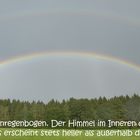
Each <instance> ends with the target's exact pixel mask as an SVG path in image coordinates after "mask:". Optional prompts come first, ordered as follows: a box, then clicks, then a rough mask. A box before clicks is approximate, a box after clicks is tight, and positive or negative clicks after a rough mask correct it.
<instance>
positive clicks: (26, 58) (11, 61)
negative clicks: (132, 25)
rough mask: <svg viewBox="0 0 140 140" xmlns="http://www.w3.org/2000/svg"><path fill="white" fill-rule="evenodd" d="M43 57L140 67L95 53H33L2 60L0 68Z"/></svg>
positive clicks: (139, 68)
mask: <svg viewBox="0 0 140 140" xmlns="http://www.w3.org/2000/svg"><path fill="white" fill-rule="evenodd" d="M43 57H45V58H46V57H52V58H56V57H71V58H73V57H79V58H80V57H81V58H85V59H87V58H91V59H97V60H101V61H109V62H112V63H117V64H121V65H124V66H127V67H130V68H133V69H135V70H137V71H140V66H139V65H137V64H134V63H132V62H129V61H127V60H123V59H120V58H116V57H113V56H109V55H104V54H98V53H95V52H71V51H68V52H63V51H62V52H55V51H54V52H33V53H31V54H26V55H20V56H16V57H12V58H10V59H7V60H4V61H1V62H0V67H5V66H7V65H16V64H17V63H18V62H19V63H22V62H25V61H32V60H34V59H39V58H43Z"/></svg>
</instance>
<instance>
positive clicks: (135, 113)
mask: <svg viewBox="0 0 140 140" xmlns="http://www.w3.org/2000/svg"><path fill="white" fill-rule="evenodd" d="M52 119H56V120H63V121H67V120H70V119H71V120H72V119H75V120H81V121H82V120H109V119H111V120H135V121H139V120H140V96H139V95H136V94H134V95H133V96H128V95H126V96H119V97H113V98H110V99H108V98H106V97H99V98H98V99H97V98H94V99H75V98H70V99H68V100H63V101H61V102H60V101H57V100H54V99H52V100H51V101H49V102H48V103H43V102H41V101H37V102H35V101H33V102H28V101H19V100H10V99H1V100H0V120H4V121H6V120H8V121H9V120H29V121H30V120H46V121H50V120H52Z"/></svg>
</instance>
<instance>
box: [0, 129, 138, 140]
mask: <svg viewBox="0 0 140 140" xmlns="http://www.w3.org/2000/svg"><path fill="white" fill-rule="evenodd" d="M5 130H11V129H0V131H1V132H2V131H5ZM38 131H40V130H38ZM134 131H135V130H134ZM1 134H2V133H1ZM0 139H2V140H46V139H48V140H71V139H73V140H93V139H94V140H138V139H139V137H136V136H131V137H129V136H125V137H124V136H105V137H104V136H102V137H99V136H84V135H81V136H21V137H19V136H17V137H16V136H3V135H1V136H0Z"/></svg>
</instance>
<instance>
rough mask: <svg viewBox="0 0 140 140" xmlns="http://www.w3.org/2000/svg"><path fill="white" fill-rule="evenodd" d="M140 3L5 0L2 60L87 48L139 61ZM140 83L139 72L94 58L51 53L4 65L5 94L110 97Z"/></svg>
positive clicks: (0, 75)
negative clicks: (61, 55)
mask: <svg viewBox="0 0 140 140" xmlns="http://www.w3.org/2000/svg"><path fill="white" fill-rule="evenodd" d="M139 5H140V1H139V0H133V1H132V0H123V1H122V0H114V1H112V0H106V1H104V0H59V1H58V0H24V1H19V0H12V1H9V0H1V1H0V60H1V61H2V60H6V59H9V58H10V57H13V56H17V55H23V54H30V53H32V52H41V51H42V52H44V51H46V52H47V51H76V52H79V51H83V52H97V53H99V54H106V55H112V56H114V57H119V58H121V59H124V60H128V61H131V62H133V63H136V64H140V56H139V52H140V39H139V37H140V9H139ZM139 83H140V72H138V71H136V70H134V69H131V68H128V67H127V66H122V65H120V64H116V63H110V62H105V61H102V62H101V61H97V60H95V59H93V60H92V61H91V60H89V59H85V58H77V57H76V58H71V59H70V58H66V57H62V58H59V57H51V58H50V59H47V58H46V59H41V61H40V60H39V61H35V60H34V61H33V62H30V63H27V62H25V63H22V64H19V63H18V64H14V65H12V66H9V67H0V85H1V87H0V93H1V95H0V97H1V98H17V99H18V98H20V99H25V100H26V99H27V100H33V99H35V100H38V99H40V100H44V101H47V100H49V99H51V98H56V99H60V100H61V99H63V98H69V97H77V98H79V97H88V98H90V97H98V96H108V97H110V96H114V95H120V94H132V93H134V92H137V93H140V87H139ZM23 95H24V96H23Z"/></svg>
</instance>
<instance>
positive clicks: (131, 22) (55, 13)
mask: <svg viewBox="0 0 140 140" xmlns="http://www.w3.org/2000/svg"><path fill="white" fill-rule="evenodd" d="M39 16H44V17H45V16H93V17H97V18H105V19H108V20H113V21H117V22H121V23H124V24H127V25H129V26H136V27H137V26H138V27H139V26H140V20H139V19H137V18H132V17H127V16H120V15H114V14H111V13H103V12H97V11H95V12H90V11H77V12H75V11H71V12H69V11H68V12H61V11H53V12H46V11H45V12H35V11H34V12H33V11H30V12H29V11H28V12H26V11H25V12H21V13H17V14H11V15H10V14H7V15H1V16H0V22H2V21H6V22H7V21H10V20H19V19H20V18H22V19H23V18H27V17H39Z"/></svg>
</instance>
